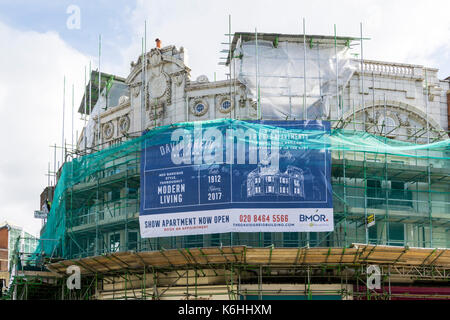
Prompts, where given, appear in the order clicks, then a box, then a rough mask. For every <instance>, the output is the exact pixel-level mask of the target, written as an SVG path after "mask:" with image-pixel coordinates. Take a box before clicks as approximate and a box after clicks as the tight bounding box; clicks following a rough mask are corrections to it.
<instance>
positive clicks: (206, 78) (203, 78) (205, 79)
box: [195, 74, 209, 83]
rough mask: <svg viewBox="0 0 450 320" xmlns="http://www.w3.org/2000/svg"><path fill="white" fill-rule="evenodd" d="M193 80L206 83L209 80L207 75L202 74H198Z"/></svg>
mask: <svg viewBox="0 0 450 320" xmlns="http://www.w3.org/2000/svg"><path fill="white" fill-rule="evenodd" d="M195 81H197V82H199V83H208V82H209V80H208V77H207V76H205V75H204V74H203V75H201V76H198V77H197V80H195Z"/></svg>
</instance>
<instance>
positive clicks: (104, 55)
mask: <svg viewBox="0 0 450 320" xmlns="http://www.w3.org/2000/svg"><path fill="white" fill-rule="evenodd" d="M448 12H450V1H448V0H442V1H441V0H430V1H414V0H408V1H406V0H395V1H392V0H376V1H375V0H365V1H359V0H340V1H334V0H315V1H303V0H291V1H286V0H278V1H267V0H258V1H253V0H239V1H235V0H227V1H216V0H166V1H161V0H159V1H154V0H148V1H143V0H134V1H125V0H114V1H106V0H69V1H66V0H59V1H54V0H52V1H50V0H35V1H28V0H0V39H1V41H2V49H1V50H0V74H1V76H0V111H1V115H2V117H1V120H2V124H1V125H0V147H1V150H2V151H1V155H2V156H1V157H0V223H1V222H2V221H4V220H7V221H9V222H11V223H14V224H18V225H20V226H22V227H23V228H24V229H25V230H26V231H28V232H31V233H32V234H35V235H37V234H38V233H39V230H40V228H41V223H42V221H41V220H39V219H35V218H34V215H33V212H34V210H39V195H40V193H41V192H42V190H43V189H44V187H45V186H46V185H47V184H48V177H47V176H46V174H47V170H48V165H49V163H51V165H50V166H51V169H53V157H54V149H53V148H51V146H53V145H54V144H57V145H59V146H60V145H62V141H63V140H62V132H63V105H65V108H64V137H65V141H66V142H67V143H71V141H72V136H73V137H74V138H73V139H74V140H75V139H76V133H77V132H81V129H82V126H83V120H81V119H80V115H77V114H75V116H74V117H73V119H74V120H73V123H74V125H73V127H72V87H73V91H74V95H73V101H74V103H73V104H74V106H75V110H77V106H79V103H80V101H81V99H82V96H83V92H82V90H83V85H84V74H85V69H86V68H89V63H91V65H92V68H93V69H97V68H98V64H99V58H98V51H99V35H101V60H100V66H101V71H104V72H107V73H113V74H117V75H119V76H122V77H126V76H127V75H128V72H129V71H130V63H131V61H133V60H134V61H135V60H136V59H137V57H138V56H139V54H140V53H141V50H142V39H143V37H144V30H145V27H144V26H145V25H146V30H147V37H146V43H147V49H148V50H149V49H151V48H152V47H154V40H155V38H159V39H161V40H162V42H163V46H165V45H172V44H173V45H176V46H177V47H180V46H182V47H184V48H185V51H186V52H187V56H188V62H187V64H188V66H189V67H190V68H191V70H192V71H191V78H192V79H196V78H197V77H198V76H199V75H206V76H208V78H209V79H213V78H214V73H216V75H217V79H218V80H220V79H224V78H225V73H226V71H227V70H226V69H225V67H223V66H220V65H218V62H219V61H221V60H220V57H221V56H223V53H222V54H221V53H220V51H221V50H223V49H226V45H223V44H221V43H226V42H227V40H228V37H227V36H226V34H227V33H228V28H229V24H228V22H229V16H231V31H232V32H238V31H241V32H254V31H255V29H257V31H258V32H270V33H289V34H296V33H298V34H301V33H303V19H305V22H306V33H307V34H323V35H333V33H334V25H336V30H337V35H338V36H351V37H360V24H361V23H362V31H363V37H364V38H369V39H370V40H366V41H364V58H365V59H372V60H380V61H389V62H400V63H410V64H419V65H425V66H428V67H434V68H438V69H439V73H438V75H439V77H440V78H441V79H444V78H446V77H448V76H450V19H449V18H448ZM355 53H359V49H358V50H356V51H355ZM64 77H65V78H66V85H65V103H64ZM75 112H76V111H75ZM72 128H73V129H72ZM72 132H73V134H72ZM58 161H61V150H58V151H57V162H58Z"/></svg>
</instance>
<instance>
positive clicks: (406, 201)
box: [389, 181, 413, 207]
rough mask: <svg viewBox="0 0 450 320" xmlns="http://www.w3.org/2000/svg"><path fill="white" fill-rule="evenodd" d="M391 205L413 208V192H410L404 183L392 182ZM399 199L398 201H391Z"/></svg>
mask: <svg viewBox="0 0 450 320" xmlns="http://www.w3.org/2000/svg"><path fill="white" fill-rule="evenodd" d="M389 198H390V199H389V205H393V206H404V207H412V206H413V203H412V192H411V191H410V190H408V188H407V187H406V185H405V183H404V182H401V181H391V191H390V193H389ZM391 199H398V200H391Z"/></svg>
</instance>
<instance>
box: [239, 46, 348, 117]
mask: <svg viewBox="0 0 450 320" xmlns="http://www.w3.org/2000/svg"><path fill="white" fill-rule="evenodd" d="M239 55H241V59H236V58H235V59H234V62H235V63H236V73H237V78H238V79H239V80H240V81H241V82H242V83H243V84H245V85H246V88H247V90H248V92H247V94H248V97H250V98H252V99H253V100H254V101H257V98H258V90H257V88H259V99H260V100H259V101H260V106H261V113H260V115H261V116H262V118H263V119H326V118H327V117H329V116H330V110H331V108H337V106H338V101H337V99H336V92H339V93H341V92H342V90H343V88H345V86H346V84H347V83H348V81H349V80H350V78H351V77H352V75H353V73H354V71H355V70H356V67H357V64H356V62H355V61H353V60H352V59H351V57H350V54H349V48H348V47H344V46H338V47H336V49H335V47H334V45H328V46H325V45H323V44H322V45H320V46H318V45H314V46H313V47H312V48H311V47H310V46H309V44H307V45H306V48H305V46H304V45H303V43H297V42H280V43H279V44H278V46H277V47H276V48H275V47H273V45H272V42H270V41H258V43H257V46H256V42H255V41H247V42H244V43H242V44H241V43H239V42H238V44H237V46H236V51H235V53H234V56H235V57H236V56H239ZM305 57H306V60H305ZM305 79H306V85H305V82H304V81H305ZM336 84H337V85H336ZM305 101H306V104H305ZM304 110H306V117H304V113H305V112H304ZM334 110H336V109H334ZM333 113H335V112H333Z"/></svg>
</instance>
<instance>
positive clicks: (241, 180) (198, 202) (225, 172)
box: [140, 121, 333, 238]
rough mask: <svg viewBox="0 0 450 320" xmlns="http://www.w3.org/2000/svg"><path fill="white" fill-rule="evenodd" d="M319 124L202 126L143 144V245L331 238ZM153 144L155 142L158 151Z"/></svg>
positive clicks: (326, 156) (327, 172)
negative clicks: (158, 240)
mask: <svg viewBox="0 0 450 320" xmlns="http://www.w3.org/2000/svg"><path fill="white" fill-rule="evenodd" d="M329 133H330V123H329V122H325V121H248V122H245V121H207V122H194V123H186V124H185V125H181V126H176V127H173V128H172V127H168V128H167V129H166V130H164V131H163V132H160V133H159V136H158V137H156V136H152V137H151V138H148V139H145V140H144V142H143V143H144V146H143V148H142V155H141V209H140V229H141V236H142V237H143V238H152V237H164V236H176V235H192V234H208V233H223V232H302V231H305V232H325V231H332V230H333V205H332V191H331V183H330V176H331V152H330V151H329V150H328V148H327V145H326V143H323V147H321V145H320V144H319V146H317V145H316V146H315V147H314V148H312V147H311V146H312V144H311V143H310V141H313V140H317V141H321V142H323V141H326V139H324V137H327V136H328V135H329ZM155 139H159V140H160V141H161V143H158V142H157V141H158V140H156V141H155Z"/></svg>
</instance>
